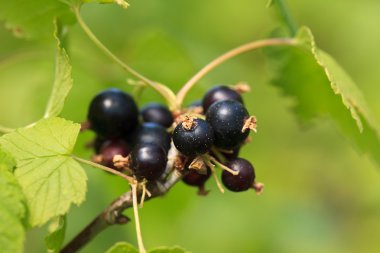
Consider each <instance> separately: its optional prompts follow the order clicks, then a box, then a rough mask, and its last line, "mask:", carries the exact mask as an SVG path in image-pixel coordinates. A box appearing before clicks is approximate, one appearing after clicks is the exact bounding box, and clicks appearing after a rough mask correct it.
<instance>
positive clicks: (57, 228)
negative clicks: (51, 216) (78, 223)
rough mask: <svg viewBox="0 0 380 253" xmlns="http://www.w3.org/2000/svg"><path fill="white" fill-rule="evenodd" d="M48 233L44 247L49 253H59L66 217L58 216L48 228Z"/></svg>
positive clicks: (63, 236) (63, 237)
mask: <svg viewBox="0 0 380 253" xmlns="http://www.w3.org/2000/svg"><path fill="white" fill-rule="evenodd" d="M49 232H50V234H48V235H47V236H46V238H45V243H46V247H47V248H48V249H49V252H54V253H55V252H59V251H60V249H61V246H62V244H63V241H64V240H65V232H66V216H59V217H57V218H56V219H55V220H53V221H52V223H51V224H50V226H49Z"/></svg>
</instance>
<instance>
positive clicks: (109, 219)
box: [60, 170, 183, 253]
mask: <svg viewBox="0 0 380 253" xmlns="http://www.w3.org/2000/svg"><path fill="white" fill-rule="evenodd" d="M182 176H183V175H182V174H181V173H180V172H178V171H177V170H174V171H173V172H172V173H171V174H170V175H169V176H168V178H167V179H166V181H165V182H164V183H160V182H150V183H149V184H148V185H147V187H148V188H149V192H150V193H151V195H150V196H149V195H147V197H146V198H145V201H148V200H150V199H153V198H155V197H158V196H162V195H165V194H166V193H167V192H168V191H169V190H170V189H171V188H172V187H173V186H174V185H175V184H176V183H177V182H178V181H179V180H181V178H182ZM132 195H133V194H132V191H128V192H126V193H124V194H123V195H121V196H119V197H118V198H117V199H116V200H114V201H113V202H112V203H111V204H110V205H109V206H108V207H107V208H106V209H104V210H103V212H101V213H100V214H99V215H98V216H96V217H95V219H94V220H93V221H92V222H91V223H90V224H89V225H87V226H86V227H85V228H84V229H83V230H82V231H81V232H80V233H78V234H77V235H76V236H75V237H74V238H73V239H72V240H71V241H70V242H69V243H68V244H67V245H66V246H65V247H64V248H63V249H62V250H61V251H60V252H61V253H74V252H77V251H78V250H79V249H81V248H82V247H83V246H85V245H86V244H87V243H89V242H90V241H91V240H92V239H94V238H95V236H96V235H98V234H99V233H100V232H102V231H103V230H105V229H106V228H108V227H110V226H112V225H115V224H125V223H126V219H125V216H123V215H122V213H123V212H124V210H126V209H128V208H131V207H132V206H133V196H132Z"/></svg>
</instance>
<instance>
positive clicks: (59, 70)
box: [44, 25, 73, 118]
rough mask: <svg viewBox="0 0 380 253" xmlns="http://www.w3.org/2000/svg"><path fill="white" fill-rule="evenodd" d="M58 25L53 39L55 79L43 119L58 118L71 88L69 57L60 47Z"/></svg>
mask: <svg viewBox="0 0 380 253" xmlns="http://www.w3.org/2000/svg"><path fill="white" fill-rule="evenodd" d="M61 33H62V31H59V27H58V25H56V29H55V32H54V38H55V39H56V41H57V56H56V60H55V61H56V63H55V78H54V84H53V90H52V93H51V95H50V98H49V102H48V104H47V107H46V111H45V115H44V117H45V118H49V117H55V116H58V115H59V114H60V113H61V111H62V109H63V105H64V104H65V99H66V97H67V95H68V94H69V92H70V90H71V88H72V86H73V79H72V78H71V69H72V68H71V65H70V61H69V56H68V55H67V53H66V50H65V49H64V48H63V47H62V43H61V41H60V34H61Z"/></svg>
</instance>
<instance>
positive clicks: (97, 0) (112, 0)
mask: <svg viewBox="0 0 380 253" xmlns="http://www.w3.org/2000/svg"><path fill="white" fill-rule="evenodd" d="M83 2H85V3H92V2H95V3H100V4H112V3H116V4H118V5H120V6H121V7H122V8H124V9H127V8H128V7H129V3H127V1H124V0H84V1H83Z"/></svg>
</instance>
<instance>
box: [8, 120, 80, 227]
mask: <svg viewBox="0 0 380 253" xmlns="http://www.w3.org/2000/svg"><path fill="white" fill-rule="evenodd" d="M79 129H80V125H79V124H75V123H73V122H70V121H67V120H64V119H61V118H49V119H44V120H41V121H39V122H38V123H37V124H36V125H35V126H33V127H30V128H21V129H17V130H16V131H14V132H12V133H9V134H6V135H3V136H2V137H1V138H0V145H1V146H2V147H3V149H4V150H5V151H6V152H8V153H10V154H12V155H13V157H14V158H15V160H16V163H17V167H16V169H15V176H16V178H17V180H18V181H19V183H20V185H21V187H22V190H23V192H24V194H25V196H26V199H27V203H28V207H29V211H30V217H29V222H30V224H31V225H32V226H40V225H43V224H44V223H46V222H47V221H48V220H49V219H51V218H53V217H56V216H59V215H63V214H65V213H66V212H67V211H68V210H69V208H70V205H71V203H74V204H77V205H79V204H80V203H81V202H82V201H83V200H84V198H85V192H86V181H87V177H86V174H85V172H84V171H83V168H82V167H81V166H80V165H79V164H78V163H77V162H76V161H75V160H74V159H73V158H72V157H71V152H72V149H73V147H74V144H75V141H76V138H77V136H78V133H79Z"/></svg>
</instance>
